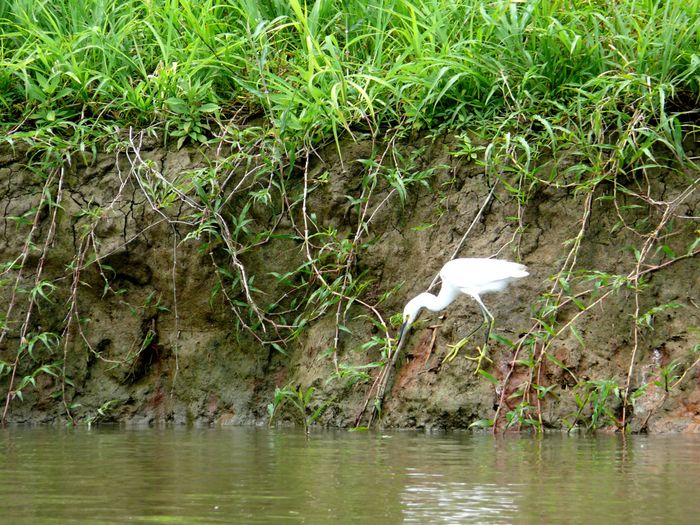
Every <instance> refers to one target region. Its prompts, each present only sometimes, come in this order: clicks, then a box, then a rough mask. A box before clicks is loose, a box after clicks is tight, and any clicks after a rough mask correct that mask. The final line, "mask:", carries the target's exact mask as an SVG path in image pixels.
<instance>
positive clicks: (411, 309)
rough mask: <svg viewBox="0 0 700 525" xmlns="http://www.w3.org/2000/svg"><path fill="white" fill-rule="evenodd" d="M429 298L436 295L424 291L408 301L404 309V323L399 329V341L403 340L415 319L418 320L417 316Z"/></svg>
mask: <svg viewBox="0 0 700 525" xmlns="http://www.w3.org/2000/svg"><path fill="white" fill-rule="evenodd" d="M429 298H434V296H433V295H432V294H429V293H422V294H419V295H417V296H415V297H414V298H413V299H411V300H410V301H408V303H406V306H405V307H404V309H403V323H402V324H401V328H400V329H399V342H401V340H402V339H403V337H404V335H406V333H408V329H409V328H410V327H411V325H412V324H413V321H415V320H416V317H418V314H419V313H420V310H421V308H423V307H424V306H425V304H426V299H429Z"/></svg>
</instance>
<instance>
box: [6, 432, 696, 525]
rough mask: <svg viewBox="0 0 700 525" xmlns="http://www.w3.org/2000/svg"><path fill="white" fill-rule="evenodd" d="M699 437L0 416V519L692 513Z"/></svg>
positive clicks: (577, 518) (543, 517)
mask: <svg viewBox="0 0 700 525" xmlns="http://www.w3.org/2000/svg"><path fill="white" fill-rule="evenodd" d="M699 481H700V437H695V436H661V437H656V436H627V437H625V436H619V435H612V436H598V437H581V436H567V435H553V436H550V435H548V436H545V437H542V438H537V437H532V436H503V437H493V436H491V435H486V434H470V433H450V434H423V433H413V432H392V433H373V432H369V433H353V432H344V431H337V432H321V431H316V432H312V434H311V436H310V437H309V439H306V438H305V437H304V435H303V434H302V433H301V432H297V431H294V430H268V429H250V428H232V429H145V430H125V429H119V428H97V429H92V430H87V429H47V428H39V429H37V428H10V429H0V524H3V525H4V524H18V525H23V524H53V523H56V524H59V523H60V524H72V523H81V524H83V523H84V524H107V523H109V524H113V523H159V524H162V523H177V524H200V523H241V524H248V523H250V524H259V523H266V524H267V523H269V524H278V523H282V524H284V523H308V524H332V525H341V524H345V523H362V524H375V523H376V524H385V523H386V524H394V523H397V524H398V523H415V524H441V523H455V524H457V523H484V524H509V523H522V524H560V523H561V524H578V523H581V524H602V523H616V524H644V523H654V524H658V523H663V524H676V523H678V524H682V523H688V524H697V523H700V491H699V490H698V482H699Z"/></svg>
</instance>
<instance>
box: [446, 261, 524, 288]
mask: <svg viewBox="0 0 700 525" xmlns="http://www.w3.org/2000/svg"><path fill="white" fill-rule="evenodd" d="M527 275H529V274H528V272H527V268H526V267H525V266H524V265H522V264H519V263H514V262H511V261H504V260H502V259H480V258H473V259H472V258H463V259H453V260H451V261H450V262H448V263H447V264H445V266H443V267H442V270H440V278H441V279H442V281H443V283H448V284H449V285H450V286H453V287H455V288H459V289H461V290H465V291H466V290H477V291H478V290H480V289H482V290H483V289H486V290H488V289H490V288H491V287H492V286H493V285H495V284H497V283H502V284H503V285H504V286H505V284H506V283H507V282H509V281H511V280H513V279H519V278H520V277H525V276H527ZM494 289H498V288H494Z"/></svg>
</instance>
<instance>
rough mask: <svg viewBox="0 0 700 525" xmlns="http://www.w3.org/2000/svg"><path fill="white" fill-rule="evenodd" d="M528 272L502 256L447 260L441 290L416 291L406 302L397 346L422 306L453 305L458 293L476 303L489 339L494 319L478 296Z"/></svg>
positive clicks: (436, 309)
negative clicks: (496, 257) (420, 292)
mask: <svg viewBox="0 0 700 525" xmlns="http://www.w3.org/2000/svg"><path fill="white" fill-rule="evenodd" d="M528 275H529V274H528V273H527V268H526V267H525V266H523V265H522V264H518V263H514V262H510V261H504V260H501V259H480V258H465V259H453V260H451V261H449V262H448V263H447V264H445V266H443V267H442V270H440V280H441V281H442V287H441V288H440V293H439V294H438V295H433V294H431V293H428V292H425V293H422V294H419V295H417V296H416V297H414V298H413V299H411V300H410V301H408V303H407V304H406V306H405V307H404V309H403V324H402V325H401V329H400V330H399V346H401V341H402V340H403V338H404V337H405V335H406V333H407V332H408V331H409V329H410V327H411V325H412V324H413V322H414V321H415V320H416V318H417V317H418V314H419V313H420V311H421V309H422V308H426V309H428V310H431V311H433V312H439V311H440V310H443V309H445V308H447V307H448V306H449V305H450V304H452V302H453V301H454V300H455V299H456V298H457V297H458V296H459V294H460V293H463V294H466V295H469V296H470V297H472V298H473V299H474V300H475V301H476V302H477V304H478V305H479V308H480V309H481V313H482V314H483V316H484V323H483V324H487V325H488V327H489V328H488V330H487V332H486V341H487V342H488V339H489V336H490V333H491V327H492V326H493V320H494V319H493V315H491V312H489V310H488V308H486V305H484V303H483V301H482V300H481V297H480V295H481V294H485V293H489V292H500V291H502V290H503V289H505V287H506V286H507V285H508V283H510V282H511V281H514V280H515V279H520V278H522V277H527V276H528ZM483 324H482V325H481V326H483ZM477 330H478V328H477Z"/></svg>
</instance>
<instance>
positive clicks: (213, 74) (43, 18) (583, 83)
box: [0, 0, 700, 147]
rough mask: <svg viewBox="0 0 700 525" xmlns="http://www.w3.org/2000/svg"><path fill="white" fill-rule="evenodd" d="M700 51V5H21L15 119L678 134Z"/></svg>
mask: <svg viewBox="0 0 700 525" xmlns="http://www.w3.org/2000/svg"><path fill="white" fill-rule="evenodd" d="M698 50H700V0H634V1H624V2H622V1H610V0H578V1H574V0H527V1H525V0H520V1H518V0H496V1H484V0H452V1H447V0H343V1H339V0H316V1H315V2H311V1H309V2H301V1H300V0H288V1H283V0H6V1H5V2H3V3H0V124H1V125H2V129H3V130H4V132H3V134H4V135H6V136H9V137H14V138H15V139H19V138H29V139H31V140H42V139H45V138H48V139H51V140H54V139H55V138H56V137H60V138H61V140H68V141H69V142H71V141H73V142H81V141H84V140H86V139H87V138H89V137H97V136H99V135H103V134H104V133H105V132H109V131H110V130H113V129H114V128H115V127H118V128H122V127H125V126H135V127H139V128H145V127H155V128H156V129H159V130H161V131H163V132H164V133H166V135H167V136H169V137H172V138H173V139H177V141H178V142H179V143H180V144H181V143H183V142H185V141H191V142H195V143H196V142H204V141H206V140H208V139H209V138H211V137H212V136H215V135H221V134H224V135H225V134H227V133H230V132H231V126H230V125H229V124H230V123H239V122H240V121H242V120H245V119H248V118H250V117H252V116H254V117H258V118H257V120H256V122H261V120H260V117H262V122H264V123H265V124H266V127H267V128H268V129H272V130H274V134H275V136H277V137H281V138H283V139H284V140H285V141H286V142H287V143H288V144H291V145H293V146H294V147H299V146H301V145H303V144H304V143H313V142H316V141H319V140H324V139H327V138H331V137H333V136H338V135H339V134H340V133H343V132H344V131H345V130H350V131H353V130H365V131H366V130H369V131H376V130H377V129H379V128H381V127H384V126H387V125H396V124H400V125H402V126H405V127H408V128H436V127H448V128H449V127H451V128H472V129H474V128H482V129H483V128H485V127H489V128H491V129H513V128H526V129H529V130H539V132H541V133H543V134H544V135H543V136H547V137H549V139H548V140H556V138H555V137H563V136H567V135H570V134H571V133H583V134H584V135H596V134H598V135H600V134H606V133H610V132H614V131H615V130H618V129H623V128H625V127H628V126H629V124H630V122H634V123H635V124H634V126H635V128H637V129H639V130H640V131H642V132H643V131H644V130H652V131H653V134H654V135H655V136H656V137H657V138H659V139H660V140H662V141H668V142H670V143H673V142H674V141H677V140H679V139H678V134H679V133H681V131H680V130H681V129H682V128H683V126H687V125H688V123H689V122H692V121H693V120H694V118H688V117H684V115H685V113H686V112H688V111H693V110H695V109H696V108H697V106H698V100H699V99H698V95H699V93H700V88H699V86H700V54H699V51H698ZM494 126H495V128H494ZM650 133H651V131H650Z"/></svg>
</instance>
